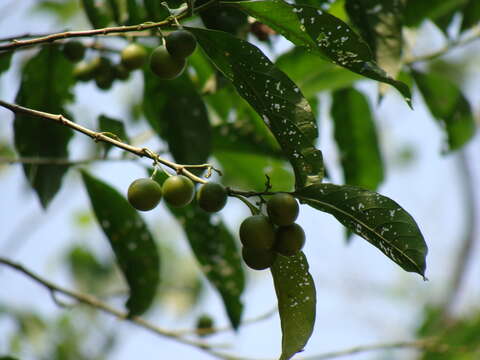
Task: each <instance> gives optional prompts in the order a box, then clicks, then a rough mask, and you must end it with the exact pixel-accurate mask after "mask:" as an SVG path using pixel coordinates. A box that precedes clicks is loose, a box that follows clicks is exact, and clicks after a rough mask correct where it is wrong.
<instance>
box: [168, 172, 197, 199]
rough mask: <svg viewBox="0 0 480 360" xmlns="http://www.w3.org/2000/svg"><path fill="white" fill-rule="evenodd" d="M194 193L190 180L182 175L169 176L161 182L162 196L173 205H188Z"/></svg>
mask: <svg viewBox="0 0 480 360" xmlns="http://www.w3.org/2000/svg"><path fill="white" fill-rule="evenodd" d="M194 195H195V187H194V185H193V182H192V180H190V179H189V178H187V177H186V176H183V175H175V176H170V177H169V178H168V179H167V180H165V182H164V183H163V197H164V198H165V201H166V202H167V203H169V204H170V205H172V206H174V207H182V206H185V205H188V204H189V203H190V202H191V201H192V200H193V197H194Z"/></svg>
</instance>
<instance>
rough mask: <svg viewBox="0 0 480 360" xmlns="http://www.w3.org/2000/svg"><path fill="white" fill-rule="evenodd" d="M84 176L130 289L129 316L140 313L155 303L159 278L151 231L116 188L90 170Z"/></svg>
mask: <svg viewBox="0 0 480 360" xmlns="http://www.w3.org/2000/svg"><path fill="white" fill-rule="evenodd" d="M82 178H83V182H84V184H85V187H86V189H87V192H88V196H89V197H90V202H91V204H92V208H93V211H94V213H95V216H96V218H97V220H98V223H99V225H100V226H101V228H102V230H103V232H104V233H105V235H106V236H107V238H108V240H109V242H110V245H111V247H112V249H113V252H114V253H115V257H116V259H117V262H118V265H119V266H120V269H121V270H122V273H123V275H124V276H125V279H126V281H127V284H128V287H129V289H130V296H129V298H128V300H127V302H126V307H127V309H128V315H129V316H137V315H141V314H143V313H144V312H145V311H147V309H148V308H149V307H150V305H151V304H152V302H153V300H154V298H155V294H156V291H157V286H158V283H159V280H160V258H159V254H158V250H157V246H156V244H155V241H154V239H153V237H152V234H151V233H150V231H149V230H148V228H147V226H146V224H145V222H144V221H143V219H142V218H141V217H140V215H139V214H138V212H137V211H136V210H135V209H134V208H133V207H132V206H131V205H130V204H129V203H128V201H127V200H126V199H125V198H124V197H123V196H122V195H121V194H120V193H119V192H118V191H117V190H115V189H114V188H112V187H111V186H109V185H107V184H106V183H104V182H102V181H100V180H99V179H97V178H95V177H93V176H92V175H90V174H88V173H87V172H82Z"/></svg>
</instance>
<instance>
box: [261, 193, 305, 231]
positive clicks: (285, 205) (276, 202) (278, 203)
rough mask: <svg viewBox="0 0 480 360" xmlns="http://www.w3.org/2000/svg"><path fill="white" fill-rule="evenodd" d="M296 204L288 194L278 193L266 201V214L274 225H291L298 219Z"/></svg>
mask: <svg viewBox="0 0 480 360" xmlns="http://www.w3.org/2000/svg"><path fill="white" fill-rule="evenodd" d="M298 211H299V209H298V202H297V200H295V198H294V197H293V196H292V195H290V194H284V193H279V194H275V195H273V196H272V197H271V198H270V199H268V201H267V213H268V216H269V217H270V220H272V222H273V223H274V224H276V225H279V226H286V225H290V224H293V223H294V222H295V220H296V219H297V217H298Z"/></svg>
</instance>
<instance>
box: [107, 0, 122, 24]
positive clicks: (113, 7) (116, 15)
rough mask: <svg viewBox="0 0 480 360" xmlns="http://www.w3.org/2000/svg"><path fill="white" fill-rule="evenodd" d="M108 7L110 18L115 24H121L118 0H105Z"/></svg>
mask: <svg viewBox="0 0 480 360" xmlns="http://www.w3.org/2000/svg"><path fill="white" fill-rule="evenodd" d="M107 4H108V7H109V8H110V12H111V14H112V18H113V20H114V21H115V23H116V24H117V25H120V24H121V22H122V21H121V15H120V4H119V0H107Z"/></svg>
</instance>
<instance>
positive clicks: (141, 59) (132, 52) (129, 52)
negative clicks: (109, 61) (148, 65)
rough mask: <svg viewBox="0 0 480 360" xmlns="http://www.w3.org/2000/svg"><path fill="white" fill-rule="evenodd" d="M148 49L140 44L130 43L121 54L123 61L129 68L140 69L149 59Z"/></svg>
mask: <svg viewBox="0 0 480 360" xmlns="http://www.w3.org/2000/svg"><path fill="white" fill-rule="evenodd" d="M147 56H148V53H147V50H145V48H144V47H143V46H142V45H139V44H135V43H133V44H129V45H128V46H127V47H125V48H124V49H123V50H122V53H121V54H120V58H121V63H122V65H123V66H125V68H126V69H128V70H135V69H139V68H141V67H142V66H143V64H144V63H145V61H146V60H147Z"/></svg>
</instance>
